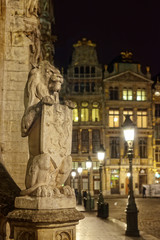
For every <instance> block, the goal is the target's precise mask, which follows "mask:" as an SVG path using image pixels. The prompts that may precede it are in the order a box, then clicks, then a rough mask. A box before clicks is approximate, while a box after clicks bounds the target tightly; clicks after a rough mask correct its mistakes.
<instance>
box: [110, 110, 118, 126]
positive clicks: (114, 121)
mask: <svg viewBox="0 0 160 240" xmlns="http://www.w3.org/2000/svg"><path fill="white" fill-rule="evenodd" d="M109 127H119V111H118V110H109Z"/></svg>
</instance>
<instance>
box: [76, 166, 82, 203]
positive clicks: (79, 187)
mask: <svg viewBox="0 0 160 240" xmlns="http://www.w3.org/2000/svg"><path fill="white" fill-rule="evenodd" d="M77 171H78V204H79V205H82V195H81V176H82V175H81V174H82V171H83V168H82V167H81V166H79V167H78V169H77Z"/></svg>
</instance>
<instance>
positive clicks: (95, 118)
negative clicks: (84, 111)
mask: <svg viewBox="0 0 160 240" xmlns="http://www.w3.org/2000/svg"><path fill="white" fill-rule="evenodd" d="M98 121H100V119H99V103H97V102H94V103H93V104H92V122H98Z"/></svg>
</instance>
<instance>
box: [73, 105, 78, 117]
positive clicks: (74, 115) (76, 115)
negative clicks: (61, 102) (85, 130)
mask: <svg viewBox="0 0 160 240" xmlns="http://www.w3.org/2000/svg"><path fill="white" fill-rule="evenodd" d="M74 104H75V108H74V109H73V122H78V120H79V119H78V107H77V103H76V102H74Z"/></svg>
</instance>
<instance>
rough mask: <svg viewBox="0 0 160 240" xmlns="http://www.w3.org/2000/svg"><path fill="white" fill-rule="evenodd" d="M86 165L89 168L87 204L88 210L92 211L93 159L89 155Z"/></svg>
mask: <svg viewBox="0 0 160 240" xmlns="http://www.w3.org/2000/svg"><path fill="white" fill-rule="evenodd" d="M86 167H87V169H88V194H87V204H86V210H87V211H91V194H90V169H91V167H92V160H91V157H90V156H88V159H87V161H86Z"/></svg>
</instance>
